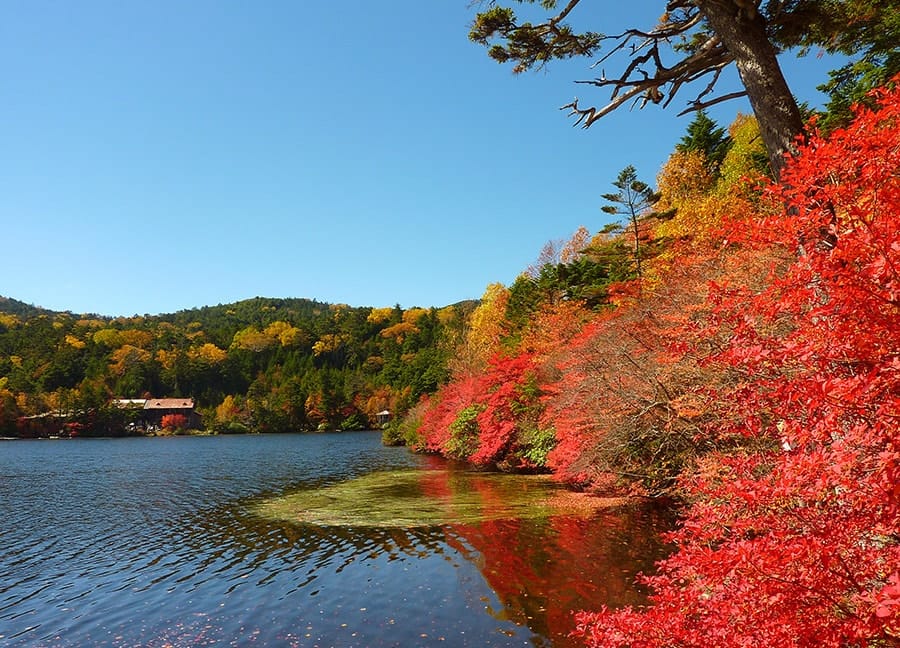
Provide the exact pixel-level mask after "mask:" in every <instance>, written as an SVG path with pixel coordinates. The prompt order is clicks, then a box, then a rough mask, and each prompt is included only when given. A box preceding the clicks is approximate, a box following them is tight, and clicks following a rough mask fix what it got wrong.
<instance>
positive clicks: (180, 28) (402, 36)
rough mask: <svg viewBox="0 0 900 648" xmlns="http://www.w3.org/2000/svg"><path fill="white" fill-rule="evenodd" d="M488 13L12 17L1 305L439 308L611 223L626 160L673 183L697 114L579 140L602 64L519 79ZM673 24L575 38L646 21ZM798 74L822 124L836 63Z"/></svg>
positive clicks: (3, 88) (396, 2)
mask: <svg viewBox="0 0 900 648" xmlns="http://www.w3.org/2000/svg"><path fill="white" fill-rule="evenodd" d="M469 4H470V3H469V0H427V1H426V0H391V1H390V2H376V1H374V0H346V1H344V2H310V1H307V0H292V1H288V0H285V1H280V0H266V1H265V2H246V1H244V0H190V2H183V1H178V2H173V1H168V0H162V1H160V0H154V1H153V2H150V1H145V0H140V1H139V0H133V1H131V0H130V1H128V2H120V1H118V0H109V1H105V2H99V1H95V0H82V1H79V2H56V1H54V2H47V1H44V0H27V1H24V0H23V1H7V0H0V142H2V157H0V224H2V230H0V231H2V237H3V246H2V250H3V251H2V270H0V295H4V296H8V297H14V298H16V299H20V300H22V301H26V302H29V303H33V304H36V305H40V306H44V307H46V308H52V309H58V310H72V311H75V312H79V313H81V312H93V313H100V314H104V315H131V314H136V313H137V314H144V313H151V314H155V313H161V312H172V311H176V310H180V309H184V308H190V307H193V306H203V305H214V304H218V303H227V302H231V301H236V300H239V299H244V298H248V297H254V296H257V295H260V296H268V297H308V298H315V299H319V300H322V301H327V302H333V303H347V304H351V305H354V306H364V305H365V306H390V305H393V304H394V303H400V304H401V305H402V306H403V307H405V308H406V307H411V306H432V305H434V306H442V305H446V304H449V303H453V302H456V301H459V300H462V299H468V298H477V297H479V296H480V295H481V294H482V292H483V291H484V288H485V286H486V285H487V284H489V283H491V282H497V281H499V282H502V283H505V284H509V283H510V282H512V281H513V280H514V279H515V277H516V276H517V275H518V274H519V273H520V272H521V271H522V270H523V269H524V268H525V267H526V266H527V265H528V264H529V263H530V262H531V261H533V260H534V259H535V258H536V257H537V255H538V252H539V251H540V248H541V247H542V245H543V244H544V243H545V242H546V241H548V240H551V239H562V238H568V237H569V236H570V235H571V234H572V233H573V232H574V231H575V230H576V229H577V228H578V226H579V225H585V226H587V227H588V228H589V229H591V230H592V231H596V230H598V229H600V228H601V227H602V225H603V224H604V223H605V222H607V219H608V216H606V215H604V214H602V213H601V211H600V206H601V204H602V201H601V200H600V194H602V193H604V192H607V191H609V190H610V186H609V184H610V182H611V181H612V180H613V179H614V178H615V176H616V174H617V173H618V171H619V170H620V169H621V168H622V167H624V166H625V165H627V164H634V165H635V166H636V167H637V168H638V172H639V174H640V175H641V177H643V178H644V179H646V180H650V181H652V180H653V178H655V176H656V173H657V171H658V170H659V167H660V165H661V164H662V163H663V162H664V161H665V159H666V157H667V156H668V154H669V153H670V152H671V150H672V148H673V146H674V144H675V142H677V141H678V139H679V138H680V137H681V135H682V134H683V132H684V129H685V128H686V126H687V124H688V123H689V121H690V119H691V118H690V117H681V118H679V117H676V113H677V112H678V110H680V107H683V105H684V102H686V101H687V100H688V99H689V98H691V97H692V95H689V94H687V93H685V94H684V96H683V98H682V99H679V98H676V100H675V102H674V103H673V106H672V107H675V106H678V107H679V109H678V110H672V109H671V107H670V109H669V110H668V111H665V112H664V111H662V110H660V109H658V108H657V107H650V108H647V109H645V110H643V111H637V110H635V111H634V112H628V111H622V112H621V113H620V114H615V115H611V116H609V117H606V118H604V119H603V120H601V121H600V122H598V123H597V124H596V125H595V126H594V127H592V128H591V129H590V130H588V131H584V130H581V129H577V128H573V127H572V125H571V121H569V120H567V119H566V117H565V115H564V113H562V112H560V111H559V110H558V107H559V106H561V105H563V104H565V103H567V102H568V101H570V100H571V99H572V97H573V96H575V95H579V96H580V97H581V98H582V101H583V102H585V101H586V100H589V99H592V100H594V101H595V102H596V103H600V102H603V101H604V99H605V98H606V95H605V94H604V95H600V94H599V93H594V94H592V93H591V91H590V90H589V89H587V88H586V87H584V86H576V85H574V84H573V83H572V82H573V80H574V79H578V78H588V77H590V76H591V71H590V70H588V69H587V62H586V61H583V60H582V61H576V62H567V63H566V64H559V65H553V66H551V67H550V68H549V69H548V70H547V71H544V72H537V73H526V74H524V75H521V76H517V77H516V76H513V75H512V73H511V72H510V70H509V68H508V67H503V66H500V65H498V64H496V63H494V62H493V61H491V60H490V59H488V57H487V55H486V53H485V52H484V50H483V48H481V47H479V46H477V45H474V44H472V43H470V42H469V41H468V39H467V31H468V24H469V23H470V21H471V19H472V17H473V15H474V11H475V9H473V8H470V7H469ZM662 4H663V2H662V0H635V1H634V2H628V3H613V2H607V3H598V2H596V1H595V2H592V3H588V6H587V8H586V9H585V10H583V11H582V13H581V20H579V17H578V16H577V15H576V19H575V21H574V22H575V24H576V25H578V24H579V23H580V24H581V25H582V26H585V25H587V26H588V27H590V28H593V29H595V30H601V29H602V30H603V31H606V32H608V33H611V32H614V31H616V30H618V29H620V28H622V27H625V26H628V25H636V26H649V25H652V23H653V22H654V21H655V18H656V17H657V16H658V15H659V13H661V6H662ZM591 11H593V12H598V13H595V14H594V15H593V16H592V15H591V14H590V13H589V12H591ZM601 11H602V12H603V13H602V16H603V21H605V22H603V21H598V20H597V18H598V17H599V16H600V15H601V14H600V13H599V12H601ZM626 11H628V12H632V13H633V14H638V15H639V18H638V19H637V21H635V20H634V18H632V19H630V22H629V18H628V17H627V16H626V15H625V12H626ZM616 12H621V14H622V15H616ZM784 66H785V69H786V75H787V77H788V81H789V83H790V84H791V86H792V89H793V90H794V92H795V93H796V95H797V96H798V97H799V98H800V99H802V100H807V101H809V102H810V103H811V104H813V105H819V104H821V102H822V100H823V97H822V96H821V95H820V94H818V93H817V92H816V91H815V86H816V85H817V84H819V83H821V82H822V81H823V80H824V79H825V76H826V74H825V72H826V70H827V69H828V68H830V67H833V65H830V64H829V63H828V62H827V61H825V60H820V59H817V58H816V57H815V56H810V57H807V58H805V59H802V60H800V61H799V62H798V61H796V60H795V59H793V57H786V58H785V59H784ZM739 110H742V111H744V112H749V108H748V107H747V105H746V103H741V102H730V103H728V104H724V105H723V106H721V107H719V108H718V109H716V110H715V111H713V112H712V113H711V114H712V116H713V117H714V118H716V119H717V120H719V121H720V123H722V124H723V125H727V123H728V122H729V121H731V119H732V117H733V116H734V114H735V113H736V112H737V111H739Z"/></svg>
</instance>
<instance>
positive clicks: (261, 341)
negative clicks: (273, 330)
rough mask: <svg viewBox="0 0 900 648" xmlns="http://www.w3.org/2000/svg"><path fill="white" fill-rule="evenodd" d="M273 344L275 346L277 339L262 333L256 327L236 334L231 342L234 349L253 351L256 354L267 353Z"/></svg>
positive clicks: (249, 327) (250, 327)
mask: <svg viewBox="0 0 900 648" xmlns="http://www.w3.org/2000/svg"><path fill="white" fill-rule="evenodd" d="M273 344H275V338H273V337H272V336H270V335H267V334H266V333H264V332H262V331H260V330H259V329H258V328H256V327H255V326H248V327H247V328H245V329H241V330H240V331H238V332H237V333H235V334H234V339H233V340H232V342H231V346H232V347H237V348H238V349H245V350H247V351H253V352H254V353H259V352H260V351H265V350H266V349H268V348H269V347H270V346H272V345H273Z"/></svg>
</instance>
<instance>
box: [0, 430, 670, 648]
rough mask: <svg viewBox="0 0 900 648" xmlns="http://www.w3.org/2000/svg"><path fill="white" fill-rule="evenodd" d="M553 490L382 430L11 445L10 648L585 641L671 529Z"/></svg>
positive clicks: (5, 630)
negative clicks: (588, 506) (387, 440)
mask: <svg viewBox="0 0 900 648" xmlns="http://www.w3.org/2000/svg"><path fill="white" fill-rule="evenodd" d="M548 488H549V489H550V490H547V489H548ZM557 498H561V499H562V500H565V499H566V495H565V493H560V492H557V491H555V490H553V487H552V485H548V483H547V482H546V480H540V478H537V481H535V479H534V478H528V477H519V476H508V475H496V474H485V473H477V472H473V471H470V470H467V469H465V468H464V467H461V466H456V465H452V464H448V463H446V462H444V461H443V460H439V459H436V458H434V457H428V456H421V455H415V454H412V453H410V452H409V451H408V450H406V449H405V448H387V447H384V446H382V445H381V442H380V435H379V434H378V433H376V432H352V433H332V434H296V435H294V434H292V435H260V436H255V435H254V436H229V437H160V438H128V439H77V440H36V441H6V442H0V521H2V522H0V644H2V645H4V646H147V647H160V648H162V647H177V646H303V647H307V646H308V647H316V646H323V647H324V646H348V647H349V646H359V647H377V646H442V645H443V646H473V647H483V646H539V647H540V646H547V647H549V646H563V647H565V646H574V645H577V644H576V643H575V642H573V641H572V640H571V639H569V638H568V637H567V636H566V635H567V633H568V632H570V631H571V630H572V618H571V615H572V612H573V611H574V610H578V609H583V608H596V607H597V606H599V605H601V604H606V605H611V606H618V605H624V604H640V603H641V602H643V601H644V598H643V593H641V592H639V591H637V590H636V588H635V586H634V585H633V579H634V576H635V574H636V573H637V572H640V571H647V570H650V569H652V566H653V562H654V560H656V559H658V558H659V557H661V556H662V553H663V552H664V550H665V548H664V547H663V545H662V544H661V542H660V540H659V534H660V532H661V531H664V530H666V529H667V528H669V526H670V524H671V519H670V516H669V515H668V514H667V512H666V511H665V510H662V509H657V508H652V507H647V506H628V507H617V508H609V507H607V508H604V509H599V510H587V511H586V510H583V509H581V508H579V506H577V505H576V506H569V505H567V504H564V505H562V506H559V505H557V504H556V503H555V502H556V499H557ZM508 501H509V502H513V501H514V502H517V504H516V506H518V508H510V506H512V505H510V504H508V503H507V502H508Z"/></svg>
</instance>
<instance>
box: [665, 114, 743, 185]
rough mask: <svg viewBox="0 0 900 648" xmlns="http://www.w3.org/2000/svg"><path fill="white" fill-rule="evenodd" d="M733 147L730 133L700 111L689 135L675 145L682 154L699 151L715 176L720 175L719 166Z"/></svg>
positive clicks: (690, 125)
mask: <svg viewBox="0 0 900 648" xmlns="http://www.w3.org/2000/svg"><path fill="white" fill-rule="evenodd" d="M730 146H731V138H730V137H729V136H728V131H726V130H725V129H724V128H720V127H719V126H718V124H716V122H715V121H714V120H712V119H711V118H710V117H709V115H707V114H706V112H704V111H702V110H701V111H699V112H698V113H697V116H696V117H694V121H692V122H691V123H690V124H689V125H688V127H687V133H686V134H685V135H684V137H682V138H681V141H680V142H679V143H678V144H676V145H675V148H676V150H678V151H681V152H682V153H687V152H689V151H698V152H700V153H703V155H704V157H705V158H706V167H707V168H708V169H709V170H710V172H711V173H712V174H713V175H714V176H718V174H719V166H721V164H722V160H724V159H725V154H726V153H728V149H729V147H730Z"/></svg>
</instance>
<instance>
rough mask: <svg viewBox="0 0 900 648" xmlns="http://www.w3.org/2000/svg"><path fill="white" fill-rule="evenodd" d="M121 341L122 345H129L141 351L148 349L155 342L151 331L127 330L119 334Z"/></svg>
mask: <svg viewBox="0 0 900 648" xmlns="http://www.w3.org/2000/svg"><path fill="white" fill-rule="evenodd" d="M119 340H120V342H121V344H129V345H131V346H134V347H138V348H139V349H146V348H147V347H148V346H150V343H151V342H153V334H152V333H150V332H149V331H139V330H137V329H127V330H124V331H120V332H119Z"/></svg>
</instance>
